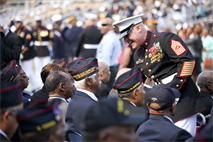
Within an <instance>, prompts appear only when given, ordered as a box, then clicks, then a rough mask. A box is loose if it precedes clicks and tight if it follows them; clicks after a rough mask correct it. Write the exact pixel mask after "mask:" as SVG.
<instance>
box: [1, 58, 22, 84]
mask: <svg viewBox="0 0 213 142" xmlns="http://www.w3.org/2000/svg"><path fill="white" fill-rule="evenodd" d="M21 69H22V67H21V66H20V65H19V63H18V62H17V61H16V60H12V61H11V62H10V63H9V64H8V65H7V66H6V67H5V68H4V70H3V71H2V73H1V81H2V82H11V81H13V80H14V78H15V77H16V76H17V75H18V73H19V72H20V70H21Z"/></svg>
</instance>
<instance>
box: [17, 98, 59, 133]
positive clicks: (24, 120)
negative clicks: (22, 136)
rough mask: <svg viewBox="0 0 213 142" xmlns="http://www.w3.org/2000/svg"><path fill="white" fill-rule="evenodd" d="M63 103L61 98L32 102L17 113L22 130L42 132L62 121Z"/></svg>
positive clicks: (25, 131)
mask: <svg viewBox="0 0 213 142" xmlns="http://www.w3.org/2000/svg"><path fill="white" fill-rule="evenodd" d="M61 104H62V103H61V100H60V99H52V100H50V101H49V102H48V100H38V101H35V102H32V103H31V104H30V105H29V106H27V107H26V108H25V109H24V110H22V111H20V112H19V113H18V114H17V121H18V123H19V127H20V131H21V132H22V133H28V132H40V131H43V130H47V129H50V128H52V127H54V126H56V125H57V124H58V123H59V122H61V121H62V111H61V107H60V106H61Z"/></svg>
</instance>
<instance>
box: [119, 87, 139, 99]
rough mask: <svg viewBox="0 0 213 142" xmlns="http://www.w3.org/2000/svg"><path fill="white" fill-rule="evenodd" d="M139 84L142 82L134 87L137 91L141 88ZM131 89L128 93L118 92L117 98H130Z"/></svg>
mask: <svg viewBox="0 0 213 142" xmlns="http://www.w3.org/2000/svg"><path fill="white" fill-rule="evenodd" d="M141 86H142V83H141V84H140V85H139V86H138V87H137V88H136V89H137V90H138V91H139V90H140V89H141ZM132 91H133V90H132ZM132 91H131V92H128V93H124V94H121V93H118V97H119V98H130V96H131V94H132Z"/></svg>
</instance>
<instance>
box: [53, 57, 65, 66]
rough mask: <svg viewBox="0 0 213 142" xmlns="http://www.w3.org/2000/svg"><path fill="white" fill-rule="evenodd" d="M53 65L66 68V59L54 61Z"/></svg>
mask: <svg viewBox="0 0 213 142" xmlns="http://www.w3.org/2000/svg"><path fill="white" fill-rule="evenodd" d="M53 63H56V64H58V65H60V66H62V67H63V68H65V67H66V60H65V59H64V58H63V59H58V60H54V61H53Z"/></svg>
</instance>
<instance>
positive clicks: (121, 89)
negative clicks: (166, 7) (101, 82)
mask: <svg viewBox="0 0 213 142" xmlns="http://www.w3.org/2000/svg"><path fill="white" fill-rule="evenodd" d="M113 87H114V89H116V90H117V91H118V97H119V98H120V99H122V100H123V102H124V104H126V106H127V108H128V109H129V111H130V113H139V114H143V115H144V116H145V118H146V119H145V120H147V119H148V116H149V115H148V112H147V111H145V110H144V109H142V108H139V107H141V106H143V105H144V97H145V91H144V84H143V80H142V74H141V69H140V68H138V67H137V68H133V69H131V70H130V71H127V72H125V73H123V74H122V75H120V76H119V77H118V78H117V79H116V80H115V83H114V84H113ZM145 120H144V121H145Z"/></svg>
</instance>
